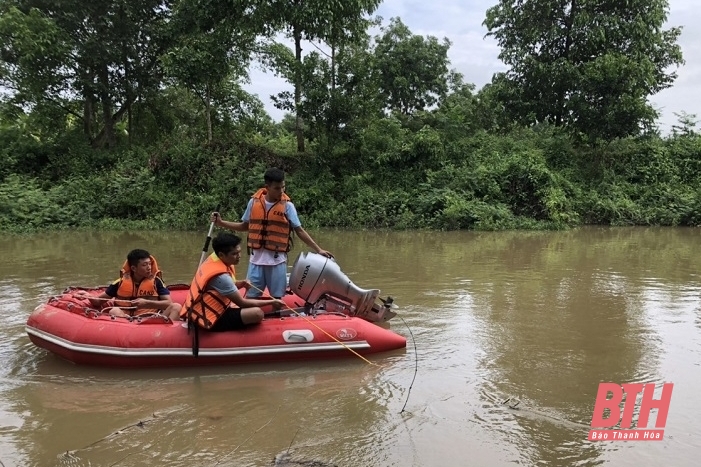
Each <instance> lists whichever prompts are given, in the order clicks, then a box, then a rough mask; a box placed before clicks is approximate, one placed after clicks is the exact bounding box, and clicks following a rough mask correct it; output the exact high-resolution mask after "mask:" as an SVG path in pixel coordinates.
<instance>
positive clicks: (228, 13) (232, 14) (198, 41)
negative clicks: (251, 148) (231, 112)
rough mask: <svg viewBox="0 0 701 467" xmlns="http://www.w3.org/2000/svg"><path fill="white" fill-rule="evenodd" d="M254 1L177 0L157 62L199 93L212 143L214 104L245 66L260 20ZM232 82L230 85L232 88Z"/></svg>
mask: <svg viewBox="0 0 701 467" xmlns="http://www.w3.org/2000/svg"><path fill="white" fill-rule="evenodd" d="M260 4H261V2H259V1H257V0H235V1H228V0H213V1H209V0H207V1H205V0H180V2H178V4H177V6H176V8H175V11H174V15H173V21H172V23H171V25H170V32H171V35H172V38H173V41H172V46H171V47H170V49H169V50H168V52H167V53H166V54H165V55H164V57H163V59H162V61H163V63H164V65H165V68H166V70H167V72H168V75H169V77H172V78H174V79H175V81H176V83H178V84H181V85H183V86H185V87H186V88H187V89H189V90H190V91H192V92H194V93H195V95H197V96H198V97H199V99H200V100H201V101H202V103H203V105H204V108H205V122H206V127H207V140H208V141H209V142H211V141H212V115H213V113H214V106H213V102H214V101H215V100H219V101H222V100H224V99H225V98H226V96H227V95H228V94H229V93H230V91H231V90H232V89H237V88H238V86H237V83H236V82H237V81H238V80H239V79H240V78H246V77H247V67H248V64H249V62H250V60H251V56H252V54H253V52H254V50H255V48H256V39H257V37H258V35H260V34H263V33H264V30H265V22H266V20H265V18H264V17H263V16H262V13H261V9H260V8H259V6H260ZM232 86H233V88H232Z"/></svg>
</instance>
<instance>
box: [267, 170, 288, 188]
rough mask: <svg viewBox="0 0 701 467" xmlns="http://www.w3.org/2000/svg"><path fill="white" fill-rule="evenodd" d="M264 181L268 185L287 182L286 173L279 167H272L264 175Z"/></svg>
mask: <svg viewBox="0 0 701 467" xmlns="http://www.w3.org/2000/svg"><path fill="white" fill-rule="evenodd" d="M263 180H264V181H265V183H266V184H267V183H273V182H278V183H282V182H284V181H285V171H284V170H282V169H278V168H277V167H271V168H269V169H268V170H266V171H265V174H264V175H263Z"/></svg>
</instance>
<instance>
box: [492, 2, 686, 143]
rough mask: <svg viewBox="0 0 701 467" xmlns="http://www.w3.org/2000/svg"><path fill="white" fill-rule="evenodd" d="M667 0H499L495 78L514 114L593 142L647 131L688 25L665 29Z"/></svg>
mask: <svg viewBox="0 0 701 467" xmlns="http://www.w3.org/2000/svg"><path fill="white" fill-rule="evenodd" d="M667 10H668V1H667V0H625V1H621V0H499V3H498V4H497V5H495V6H494V7H492V8H490V9H488V10H487V16H486V19H485V21H484V24H485V25H486V27H487V29H488V31H489V32H488V34H487V35H488V36H492V37H494V38H495V39H496V40H497V42H498V43H499V46H500V47H501V53H500V54H499V58H500V59H501V60H502V61H503V62H504V63H505V64H506V65H509V66H510V67H511V68H510V69H509V70H508V71H507V72H505V73H500V74H497V75H496V76H495V81H497V82H499V88H500V91H502V92H503V96H502V97H503V98H502V102H503V103H504V106H505V107H506V108H507V110H508V111H509V112H510V113H511V114H512V115H513V117H514V119H516V120H518V121H520V122H522V123H525V124H533V123H536V122H552V123H553V124H555V125H557V126H566V127H568V128H569V129H571V130H572V132H573V133H575V134H583V135H585V136H587V137H589V139H590V140H592V141H595V140H597V139H600V138H601V139H605V140H610V139H612V138H617V137H623V136H626V135H634V134H638V133H640V131H641V129H642V128H643V127H644V126H645V125H652V122H653V121H654V119H655V118H656V117H657V112H656V111H655V110H654V109H653V108H652V106H651V105H650V104H649V102H648V97H649V96H651V95H654V94H656V93H657V92H659V91H661V90H662V89H665V88H668V87H670V86H671V85H672V83H673V82H674V80H675V79H676V76H677V75H676V73H675V72H672V71H668V70H669V67H671V66H674V65H677V66H678V65H681V64H683V63H684V62H683V59H682V53H681V49H680V47H679V45H678V44H677V43H676V41H677V38H678V37H679V34H680V33H681V28H671V29H668V30H664V29H662V28H663V26H664V23H665V21H666V19H667Z"/></svg>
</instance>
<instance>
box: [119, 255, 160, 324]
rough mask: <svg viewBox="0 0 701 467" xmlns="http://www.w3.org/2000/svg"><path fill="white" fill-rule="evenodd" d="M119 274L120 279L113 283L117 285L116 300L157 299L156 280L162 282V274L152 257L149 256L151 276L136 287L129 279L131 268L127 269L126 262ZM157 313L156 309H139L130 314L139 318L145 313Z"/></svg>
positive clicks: (127, 264)
mask: <svg viewBox="0 0 701 467" xmlns="http://www.w3.org/2000/svg"><path fill="white" fill-rule="evenodd" d="M120 274H121V276H122V277H121V278H120V279H117V280H116V281H115V282H114V283H119V287H118V288H117V295H116V296H115V298H116V299H117V300H134V299H135V298H147V299H149V300H155V299H158V288H157V287H156V278H159V279H161V280H163V273H162V272H161V270H160V269H158V263H157V262H156V258H154V257H153V256H151V275H150V276H148V277H146V278H145V279H143V280H142V281H141V282H140V283H139V284H138V285H137V284H136V283H134V280H133V279H132V277H131V268H130V267H129V262H128V261H125V262H124V264H123V265H122V270H121V271H120ZM117 306H119V305H117ZM125 311H129V310H125ZM158 311H159V310H158V309H156V308H153V309H151V308H139V309H137V310H135V311H134V312H133V313H130V314H131V315H132V316H139V315H143V314H145V313H158Z"/></svg>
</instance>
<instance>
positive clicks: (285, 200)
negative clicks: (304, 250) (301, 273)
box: [211, 167, 333, 298]
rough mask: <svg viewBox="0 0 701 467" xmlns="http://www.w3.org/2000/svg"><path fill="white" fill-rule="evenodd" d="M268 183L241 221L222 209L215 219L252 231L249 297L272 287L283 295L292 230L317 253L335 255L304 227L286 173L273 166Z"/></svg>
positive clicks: (228, 226)
mask: <svg viewBox="0 0 701 467" xmlns="http://www.w3.org/2000/svg"><path fill="white" fill-rule="evenodd" d="M263 180H264V182H265V186H264V187H263V188H261V189H259V190H258V191H256V192H255V193H254V194H253V196H252V197H251V199H250V200H249V201H248V206H247V207H246V212H244V213H243V217H242V218H241V222H230V221H225V220H224V219H222V218H221V216H220V215H219V213H218V212H214V213H212V216H211V220H212V222H214V224H215V225H217V226H218V227H224V228H226V229H229V230H233V231H237V232H246V231H248V249H249V251H250V252H251V260H250V261H249V264H248V280H249V281H250V282H251V284H253V285H254V286H255V288H253V287H252V288H250V289H248V291H247V292H246V296H247V297H254V298H255V297H260V296H261V290H264V289H265V288H266V287H267V288H268V292H269V293H270V295H271V296H272V297H274V298H282V296H283V295H284V294H285V288H286V286H287V252H288V251H290V248H291V246H292V245H291V240H292V231H294V232H295V233H296V234H297V236H298V237H299V238H301V239H302V241H303V242H304V243H306V244H307V246H309V248H311V249H312V250H314V251H315V252H316V253H318V254H320V255H323V256H326V257H327V258H333V255H332V254H331V253H329V252H328V251H326V250H323V249H322V248H321V247H319V245H317V244H316V242H315V241H314V239H313V238H312V237H311V236H310V235H309V234H308V233H307V231H306V230H304V228H303V227H302V223H301V222H300V221H299V216H298V215H297V209H296V208H295V206H294V204H292V201H290V198H289V197H288V196H287V194H285V172H283V171H282V170H281V169H278V168H275V167H273V168H270V169H268V170H266V171H265V175H264V176H263Z"/></svg>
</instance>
